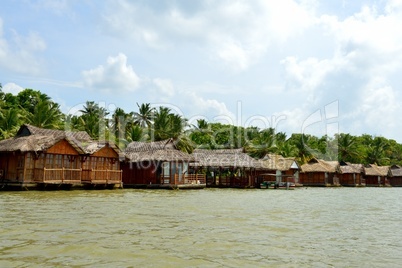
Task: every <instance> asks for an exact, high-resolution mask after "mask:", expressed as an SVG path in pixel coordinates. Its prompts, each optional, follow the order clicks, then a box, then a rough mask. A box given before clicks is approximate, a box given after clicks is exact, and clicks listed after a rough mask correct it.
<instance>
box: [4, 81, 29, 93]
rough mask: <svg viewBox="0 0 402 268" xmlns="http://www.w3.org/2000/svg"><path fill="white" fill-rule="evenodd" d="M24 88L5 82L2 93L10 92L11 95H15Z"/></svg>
mask: <svg viewBox="0 0 402 268" xmlns="http://www.w3.org/2000/svg"><path fill="white" fill-rule="evenodd" d="M23 90H24V88H23V87H21V86H19V85H17V84H15V83H7V84H5V85H4V86H3V92H4V93H11V94H13V95H17V94H18V93H20V92H21V91H23Z"/></svg>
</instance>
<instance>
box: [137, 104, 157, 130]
mask: <svg viewBox="0 0 402 268" xmlns="http://www.w3.org/2000/svg"><path fill="white" fill-rule="evenodd" d="M137 106H138V112H136V113H134V122H135V123H136V124H138V125H140V126H141V127H143V128H145V127H148V128H149V127H151V125H152V123H153V119H154V112H155V109H154V108H152V107H151V104H150V103H143V104H141V106H140V105H138V103H137Z"/></svg>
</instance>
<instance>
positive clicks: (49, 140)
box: [0, 135, 59, 152]
mask: <svg viewBox="0 0 402 268" xmlns="http://www.w3.org/2000/svg"><path fill="white" fill-rule="evenodd" d="M58 141H59V139H56V138H55V137H54V136H42V135H37V136H35V135H32V136H23V137H15V138H9V139H5V140H2V141H0V152H15V151H20V152H41V151H46V150H47V149H49V148H50V147H52V146H53V145H54V144H55V143H56V142H58Z"/></svg>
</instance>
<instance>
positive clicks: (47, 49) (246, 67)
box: [0, 0, 402, 143]
mask: <svg viewBox="0 0 402 268" xmlns="http://www.w3.org/2000/svg"><path fill="white" fill-rule="evenodd" d="M401 29H402V0H388V1H386V0H350V1H346V0H339V1H337V0H331V1H316V0H282V1H270V0H250V1H248V0H244V1H242V0H217V1H212V0H205V1H199V0H192V1H188V0H171V1H162V0H161V1H146V0H138V1H135V0H110V1H108V0H105V1H95V0H93V1H91V0H36V1H33V0H32V1H29V0H20V1H17V0H15V1H14V0H4V1H2V2H1V8H0V83H1V84H2V86H3V91H4V92H11V93H13V94H17V93H18V92H19V91H21V90H23V89H25V88H32V89H35V90H40V91H41V92H43V93H45V94H47V95H48V96H50V97H51V98H52V99H53V100H54V101H55V102H57V103H59V104H60V105H61V109H62V111H63V112H64V113H68V114H77V113H78V110H80V109H81V108H82V107H83V105H84V104H85V102H86V101H95V102H96V103H98V104H99V105H100V106H101V107H104V108H106V109H107V110H109V111H110V112H111V113H112V112H113V111H114V109H116V107H119V108H122V109H124V110H125V111H126V112H131V111H137V110H138V107H137V104H141V103H151V105H152V106H154V107H158V106H161V105H162V106H166V107H169V108H171V109H172V111H174V112H176V113H178V114H181V115H183V116H184V117H186V118H187V119H188V120H189V123H190V124H196V121H197V119H205V120H207V121H208V122H221V123H224V124H234V125H241V126H244V127H249V126H257V127H259V128H261V129H263V128H268V127H273V128H275V129H276V130H277V131H278V132H279V131H282V132H286V133H287V134H288V135H289V136H290V135H291V134H292V133H307V134H313V135H317V136H322V135H329V136H332V135H333V134H335V133H351V134H352V135H362V134H370V135H373V136H383V137H386V138H389V139H395V140H396V141H398V142H400V143H402V121H401V120H400V118H401V116H402V99H401V98H402V96H401V94H402V92H401V89H402V79H401V77H400V76H401V75H402V30H401Z"/></svg>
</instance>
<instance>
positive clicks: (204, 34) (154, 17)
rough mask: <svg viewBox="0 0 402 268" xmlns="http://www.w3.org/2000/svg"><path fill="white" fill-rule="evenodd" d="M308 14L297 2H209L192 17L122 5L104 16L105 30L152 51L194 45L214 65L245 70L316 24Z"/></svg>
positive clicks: (172, 9) (117, 4)
mask: <svg viewBox="0 0 402 268" xmlns="http://www.w3.org/2000/svg"><path fill="white" fill-rule="evenodd" d="M309 12H310V11H309V10H308V9H306V7H305V6H303V5H301V4H298V3H297V2H296V1H293V0H284V1H280V2H275V3H274V2H269V1H264V0H260V1H254V2H249V1H235V2H233V1H219V2H211V1H207V2H203V4H202V5H201V8H199V9H197V11H195V12H192V13H191V14H188V12H187V10H186V9H185V8H183V7H181V6H179V5H176V6H170V7H169V8H166V9H163V10H156V8H152V7H150V6H144V4H142V5H139V4H135V3H131V2H129V1H124V0H121V1H118V2H113V4H111V5H110V7H109V10H108V11H107V12H105V15H104V21H105V28H104V29H105V30H106V31H108V32H109V33H110V34H113V35H116V34H117V35H119V36H126V37H131V38H134V39H136V40H140V41H142V42H144V43H146V44H148V45H149V46H151V47H159V48H161V47H163V48H168V47H169V46H170V45H172V46H176V45H179V44H183V42H184V43H187V42H192V43H193V44H196V45H197V46H200V47H202V48H203V49H204V52H205V53H209V55H210V57H211V59H213V60H214V61H217V62H220V63H223V64H224V65H225V66H228V67H229V68H230V69H233V70H237V71H243V70H246V69H248V68H249V67H250V65H252V64H253V63H254V62H257V61H258V60H259V59H260V58H261V57H262V56H263V55H264V54H265V53H266V51H267V49H268V48H269V47H270V45H271V44H272V43H281V42H284V41H286V40H287V39H288V38H289V37H293V36H294V35H297V34H300V33H301V32H303V30H304V29H305V28H307V27H308V26H309V25H311V24H313V23H314V20H313V19H312V17H311V16H310V13H309Z"/></svg>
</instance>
